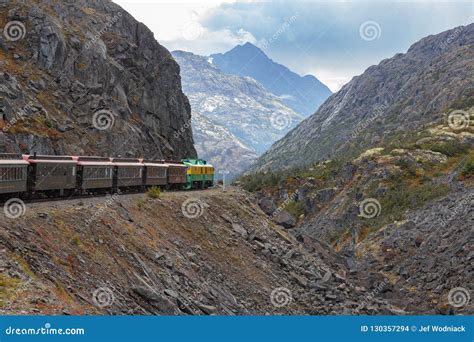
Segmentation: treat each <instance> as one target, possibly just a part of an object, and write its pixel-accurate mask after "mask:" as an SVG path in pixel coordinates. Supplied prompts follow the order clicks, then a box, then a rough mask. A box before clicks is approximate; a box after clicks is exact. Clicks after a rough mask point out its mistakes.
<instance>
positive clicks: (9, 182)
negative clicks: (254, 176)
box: [0, 153, 214, 200]
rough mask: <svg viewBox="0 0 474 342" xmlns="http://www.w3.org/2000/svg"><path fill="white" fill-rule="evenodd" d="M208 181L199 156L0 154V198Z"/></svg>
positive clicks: (203, 185)
mask: <svg viewBox="0 0 474 342" xmlns="http://www.w3.org/2000/svg"><path fill="white" fill-rule="evenodd" d="M212 186H214V167H213V166H212V165H210V164H208V163H207V162H206V161H205V160H203V159H189V158H188V159H183V160H181V161H173V160H152V159H141V158H109V157H95V156H48V155H37V154H36V153H35V154H33V155H23V154H14V153H0V200H5V199H7V198H11V197H18V198H25V199H30V198H44V197H47V198H49V197H70V196H74V195H86V194H100V193H103V194H106V193H116V192H118V191H121V192H130V191H146V190H147V189H148V188H151V187H160V188H164V189H183V190H190V189H207V188H209V187H212Z"/></svg>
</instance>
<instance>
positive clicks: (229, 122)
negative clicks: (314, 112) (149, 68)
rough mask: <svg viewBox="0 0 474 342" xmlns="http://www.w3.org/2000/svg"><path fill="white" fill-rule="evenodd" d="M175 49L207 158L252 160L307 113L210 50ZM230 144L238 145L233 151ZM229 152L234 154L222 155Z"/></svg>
mask: <svg viewBox="0 0 474 342" xmlns="http://www.w3.org/2000/svg"><path fill="white" fill-rule="evenodd" d="M172 54H173V57H174V58H175V59H176V61H177V62H178V64H179V65H180V67H181V82H182V87H183V91H184V93H185V94H186V95H187V96H188V98H189V101H190V103H191V111H192V116H193V117H195V118H196V119H195V120H193V125H194V128H195V131H194V140H195V143H196V147H197V149H198V150H200V151H199V152H200V156H201V157H202V158H205V159H210V160H211V161H212V159H213V158H214V164H216V165H215V166H216V167H217V168H226V167H227V168H229V167H230V166H229V165H224V164H222V163H223V162H224V160H230V159H232V158H236V159H235V160H234V162H233V163H234V164H241V163H242V160H241V158H244V159H245V160H248V161H249V163H250V161H251V160H253V159H254V158H255V157H257V155H260V154H262V153H263V152H265V151H266V150H267V149H268V148H269V147H270V146H271V144H272V143H273V142H275V141H277V140H278V139H280V138H282V137H283V136H284V135H285V133H286V132H288V131H289V130H290V129H291V128H293V127H295V126H296V125H297V124H298V123H299V122H300V121H301V120H302V119H303V117H302V116H301V115H300V114H297V113H296V112H294V111H293V110H292V109H290V108H289V107H287V106H286V105H285V104H284V103H283V102H282V100H281V99H280V98H279V97H278V96H276V95H274V94H272V93H270V92H269V91H267V90H266V89H265V88H264V87H263V86H262V85H261V84H260V83H258V82H257V81H255V80H254V79H252V78H250V77H241V76H236V75H230V74H226V73H224V72H223V71H221V70H220V69H218V68H217V67H216V66H215V65H213V64H211V63H210V62H209V60H208V58H207V57H204V56H198V55H195V54H192V53H189V52H183V51H174V52H173V53H172ZM205 119H207V121H206V120H205ZM212 126H214V128H212V129H209V128H211V127H212ZM217 132H219V134H220V136H219V134H217ZM220 139H222V140H220ZM230 146H234V147H233V148H232V153H230V152H229V151H230V150H229V149H228V148H229V147H230ZM234 149H235V151H234ZM225 154H227V155H228V157H222V158H221V157H220V156H221V155H225ZM218 156H219V158H220V159H221V160H219V161H217V159H216V158H218ZM236 161H239V163H237V162H236ZM234 166H235V167H238V168H239V170H234V171H235V172H236V173H238V172H240V171H243V168H242V165H234ZM234 166H232V167H234Z"/></svg>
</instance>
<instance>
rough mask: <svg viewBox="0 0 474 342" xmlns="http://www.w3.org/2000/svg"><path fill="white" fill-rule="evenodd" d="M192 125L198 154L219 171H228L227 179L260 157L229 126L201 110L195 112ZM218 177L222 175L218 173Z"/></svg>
mask: <svg viewBox="0 0 474 342" xmlns="http://www.w3.org/2000/svg"><path fill="white" fill-rule="evenodd" d="M192 127H193V136H194V141H195V147H196V151H197V153H198V155H199V156H201V157H202V158H204V159H206V160H207V161H209V162H210V163H211V164H212V165H214V166H215V167H216V169H217V171H220V170H223V171H228V172H229V175H228V178H227V179H232V178H234V177H235V176H238V175H239V174H241V173H242V171H244V170H246V169H247V168H248V167H249V166H250V165H251V164H252V163H253V162H254V161H255V160H256V159H257V158H258V154H257V153H255V152H254V151H253V150H251V149H250V148H248V147H247V146H245V145H244V144H243V143H242V142H241V141H240V140H239V139H237V137H236V136H235V135H234V134H232V133H231V132H230V131H229V130H228V129H227V128H225V127H224V126H221V125H218V124H215V123H214V122H212V121H211V120H210V119H208V118H206V117H205V116H204V115H202V114H201V113H199V112H193V115H192ZM216 177H217V178H221V177H222V176H221V175H220V174H216Z"/></svg>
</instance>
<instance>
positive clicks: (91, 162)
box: [72, 156, 115, 166]
mask: <svg viewBox="0 0 474 342" xmlns="http://www.w3.org/2000/svg"><path fill="white" fill-rule="evenodd" d="M72 159H74V160H75V161H77V165H81V166H114V165H115V164H114V163H112V162H111V161H110V158H105V157H90V156H73V157H72Z"/></svg>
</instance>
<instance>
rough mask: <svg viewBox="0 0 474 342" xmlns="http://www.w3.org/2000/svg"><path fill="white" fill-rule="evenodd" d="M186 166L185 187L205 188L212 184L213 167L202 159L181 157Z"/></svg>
mask: <svg viewBox="0 0 474 342" xmlns="http://www.w3.org/2000/svg"><path fill="white" fill-rule="evenodd" d="M182 162H183V164H184V165H186V166H187V168H188V170H187V172H186V175H187V182H186V189H205V188H208V187H211V186H213V185H214V167H213V166H212V165H210V164H208V163H207V162H206V161H205V160H203V159H183V160H182Z"/></svg>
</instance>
